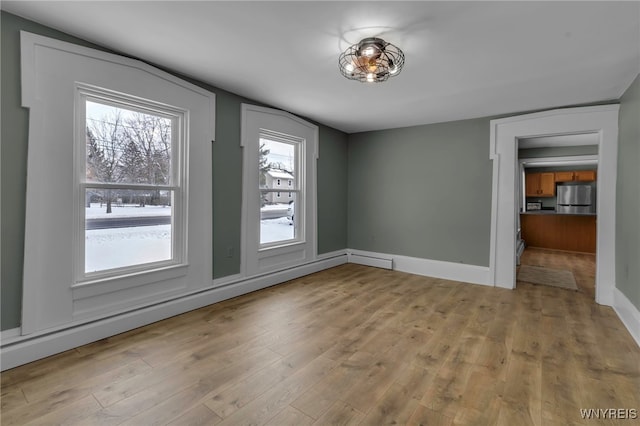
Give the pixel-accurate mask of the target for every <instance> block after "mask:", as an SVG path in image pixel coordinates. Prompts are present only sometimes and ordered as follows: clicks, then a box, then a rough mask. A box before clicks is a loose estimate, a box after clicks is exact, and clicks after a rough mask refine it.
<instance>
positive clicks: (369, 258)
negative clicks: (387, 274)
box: [348, 250, 393, 269]
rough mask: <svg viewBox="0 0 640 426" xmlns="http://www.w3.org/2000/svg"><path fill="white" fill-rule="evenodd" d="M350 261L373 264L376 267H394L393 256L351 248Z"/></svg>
mask: <svg viewBox="0 0 640 426" xmlns="http://www.w3.org/2000/svg"><path fill="white" fill-rule="evenodd" d="M348 259H349V263H356V264H358V265H364V266H373V267H375V268H383V269H393V256H391V255H386V254H381V253H373V252H369V251H363V250H349V251H348Z"/></svg>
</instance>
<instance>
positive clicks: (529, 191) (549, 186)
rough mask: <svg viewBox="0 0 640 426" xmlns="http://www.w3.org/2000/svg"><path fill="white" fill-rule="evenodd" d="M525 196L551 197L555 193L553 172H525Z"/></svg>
mask: <svg viewBox="0 0 640 426" xmlns="http://www.w3.org/2000/svg"><path fill="white" fill-rule="evenodd" d="M525 189H526V195H527V197H553V196H555V195H556V185H555V175H554V173H527V174H526V175H525Z"/></svg>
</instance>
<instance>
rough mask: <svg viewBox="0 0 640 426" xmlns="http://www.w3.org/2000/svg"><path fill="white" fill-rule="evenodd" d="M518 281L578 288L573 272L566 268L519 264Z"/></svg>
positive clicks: (570, 288)
mask: <svg viewBox="0 0 640 426" xmlns="http://www.w3.org/2000/svg"><path fill="white" fill-rule="evenodd" d="M518 281H525V282H528V283H531V284H541V285H549V286H552V287H560V288H566V289H567V290H578V286H577V285H576V279H575V278H574V276H573V272H571V271H568V270H566V269H550V268H542V267H540V266H529V265H521V266H520V270H519V271H518Z"/></svg>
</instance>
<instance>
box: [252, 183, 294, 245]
mask: <svg viewBox="0 0 640 426" xmlns="http://www.w3.org/2000/svg"><path fill="white" fill-rule="evenodd" d="M278 194H279V195H280V197H278ZM289 194H291V197H289ZM260 195H261V207H260V244H269V243H275V242H284V241H289V240H294V239H295V238H296V228H297V226H295V220H296V216H295V200H296V195H297V193H295V192H291V193H286V196H284V195H285V193H284V192H269V191H260Z"/></svg>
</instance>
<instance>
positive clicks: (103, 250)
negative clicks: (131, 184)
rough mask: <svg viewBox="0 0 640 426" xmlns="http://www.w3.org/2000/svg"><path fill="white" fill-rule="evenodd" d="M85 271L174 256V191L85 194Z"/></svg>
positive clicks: (91, 191)
mask: <svg viewBox="0 0 640 426" xmlns="http://www.w3.org/2000/svg"><path fill="white" fill-rule="evenodd" d="M85 197H86V198H85V273H91V272H97V271H104V270H108V269H114V268H124V267H129V266H135V265H140V264H145V263H152V262H161V261H167V260H171V259H172V258H173V255H172V244H171V239H172V216H173V207H172V198H173V194H172V191H163V190H131V189H96V188H87V189H86V194H85Z"/></svg>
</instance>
